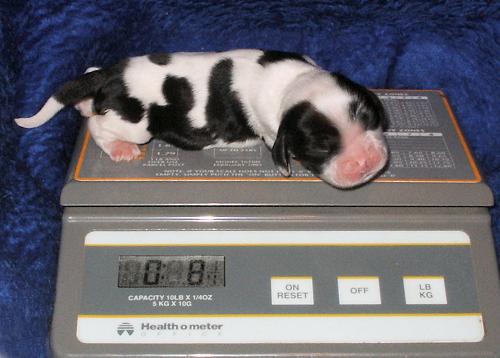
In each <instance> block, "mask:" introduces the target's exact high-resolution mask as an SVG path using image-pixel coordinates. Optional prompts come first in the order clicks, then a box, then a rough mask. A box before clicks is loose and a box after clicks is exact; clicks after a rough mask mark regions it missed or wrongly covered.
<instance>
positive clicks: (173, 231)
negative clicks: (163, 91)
mask: <svg viewBox="0 0 500 358" xmlns="http://www.w3.org/2000/svg"><path fill="white" fill-rule="evenodd" d="M376 93H377V95H378V96H379V97H380V99H381V100H382V102H383V104H384V106H385V108H386V110H387V113H388V115H389V118H390V123H391V125H390V128H389V130H388V131H387V133H386V134H385V135H386V139H387V141H388V144H389V147H390V158H391V159H390V165H389V167H388V169H387V170H386V171H385V172H384V174H383V175H381V176H380V177H379V178H377V179H376V180H375V181H374V182H372V183H369V184H367V185H365V186H363V187H361V188H358V189H355V190H338V189H335V188H332V187H331V186H328V185H327V184H325V183H323V182H321V181H320V180H318V179H317V178H315V177H314V176H312V175H311V174H310V173H309V172H308V171H307V170H305V169H303V168H302V167H301V166H300V163H293V168H292V169H293V175H292V177H291V178H283V177H281V176H280V174H279V173H278V171H277V170H276V169H275V167H274V165H273V163H272V159H271V155H270V153H269V151H268V150H267V149H266V148H265V146H264V145H257V146H255V147H248V148H212V149H208V150H204V151H199V152H187V151H182V150H179V149H177V148H175V147H173V146H170V145H168V144H165V143H162V142H158V141H153V142H151V143H149V144H147V145H145V146H143V147H142V152H143V155H142V158H141V159H140V160H137V161H133V162H129V163H113V162H112V161H111V160H110V159H109V158H108V157H107V156H106V155H105V154H103V153H102V152H101V151H100V149H99V148H98V147H97V146H96V145H95V143H94V142H93V140H92V139H91V137H90V135H89V133H88V132H87V129H86V128H83V129H82V132H81V135H80V137H79V139H78V142H77V146H76V148H75V153H74V157H73V160H72V163H71V167H70V171H69V175H68V179H67V183H66V185H65V187H64V189H63V192H62V196H61V203H62V205H63V206H64V207H65V208H64V217H63V230H62V239H61V250H60V258H59V271H58V279H57V295H56V305H55V311H54V317H53V324H52V332H51V346H52V349H53V352H54V356H55V357H116V356H125V357H179V356H191V355H198V356H231V357H235V356H274V357H297V356H331V357H366V356H370V357H396V356H402V357H403V356H404V357H436V356H440V357H442V356H448V357H498V356H500V344H498V342H500V311H499V310H498V302H500V288H499V278H498V269H497V263H496V260H495V254H494V247H493V238H492V235H491V229H490V216H489V214H488V209H487V208H488V207H489V206H491V205H492V204H493V197H492V193H491V191H490V190H489V188H488V187H487V185H486V184H485V183H484V181H483V179H482V177H481V175H480V173H479V170H478V169H477V166H476V164H475V162H474V159H473V157H472V155H471V153H470V150H469V149H468V147H467V144H466V142H465V140H464V138H463V135H462V133H461V132H460V129H459V127H458V123H457V121H456V119H455V117H454V115H453V113H452V111H451V109H450V106H449V104H448V101H447V100H446V98H445V96H444V94H443V93H442V92H439V91H430V90H429V91H427V90H419V91H409V90H377V91H376Z"/></svg>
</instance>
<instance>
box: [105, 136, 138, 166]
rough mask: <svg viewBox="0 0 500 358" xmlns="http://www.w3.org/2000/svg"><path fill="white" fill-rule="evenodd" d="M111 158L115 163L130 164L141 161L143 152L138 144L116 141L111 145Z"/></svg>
mask: <svg viewBox="0 0 500 358" xmlns="http://www.w3.org/2000/svg"><path fill="white" fill-rule="evenodd" d="M110 157H111V160H113V161H114V162H121V161H127V162H129V161H131V160H134V159H140V157H141V150H140V149H139V146H138V145H137V144H134V143H130V142H124V141H121V140H115V141H114V142H113V143H111V153H110Z"/></svg>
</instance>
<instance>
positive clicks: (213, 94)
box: [206, 59, 257, 143]
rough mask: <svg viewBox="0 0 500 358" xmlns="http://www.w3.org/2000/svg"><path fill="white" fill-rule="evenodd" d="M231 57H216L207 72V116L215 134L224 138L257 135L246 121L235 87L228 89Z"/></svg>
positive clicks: (240, 139)
mask: <svg viewBox="0 0 500 358" xmlns="http://www.w3.org/2000/svg"><path fill="white" fill-rule="evenodd" d="M232 72H233V61H232V60H230V59H224V60H221V61H219V62H218V63H217V64H216V65H215V66H214V67H213V68H212V72H211V73H210V79H209V83H208V101H207V106H206V116H207V122H208V127H209V128H210V131H211V132H213V133H214V138H220V139H222V140H224V141H225V142H228V143H231V142H238V141H245V140H248V139H251V138H257V135H256V134H255V132H254V131H253V130H252V129H251V128H250V126H249V124H248V117H247V115H246V113H245V109H244V107H243V104H242V103H241V101H240V99H239V95H238V93H237V92H236V91H234V90H232V89H231V83H232V75H233V74H232Z"/></svg>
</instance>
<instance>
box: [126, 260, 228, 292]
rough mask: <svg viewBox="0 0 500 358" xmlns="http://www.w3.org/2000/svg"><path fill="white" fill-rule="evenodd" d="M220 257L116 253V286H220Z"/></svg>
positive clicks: (222, 264)
mask: <svg viewBox="0 0 500 358" xmlns="http://www.w3.org/2000/svg"><path fill="white" fill-rule="evenodd" d="M224 263H225V262H224V256H120V258H119V269H118V287H120V288H135V287H141V288H143V287H224Z"/></svg>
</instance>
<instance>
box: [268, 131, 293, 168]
mask: <svg viewBox="0 0 500 358" xmlns="http://www.w3.org/2000/svg"><path fill="white" fill-rule="evenodd" d="M272 154H273V161H274V164H275V165H276V167H277V168H278V170H279V171H280V173H281V175H283V176H285V177H289V176H290V175H291V174H292V168H291V166H290V152H289V151H288V145H287V122H286V121H282V122H281V125H280V127H279V129H278V135H277V136H276V141H275V142H274V145H273V150H272Z"/></svg>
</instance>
